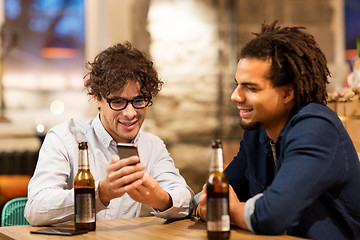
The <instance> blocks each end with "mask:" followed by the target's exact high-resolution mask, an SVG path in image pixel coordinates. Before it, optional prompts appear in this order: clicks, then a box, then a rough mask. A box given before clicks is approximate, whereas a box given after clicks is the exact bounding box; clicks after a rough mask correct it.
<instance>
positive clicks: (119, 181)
mask: <svg viewBox="0 0 360 240" xmlns="http://www.w3.org/2000/svg"><path fill="white" fill-rule="evenodd" d="M135 163H136V164H135ZM132 164H135V165H132ZM144 170H145V165H144V164H142V163H140V162H139V157H138V156H132V157H129V158H124V159H121V161H120V158H119V156H118V155H113V156H112V157H111V161H110V163H109V166H108V167H107V169H106V178H105V179H104V180H102V181H100V183H99V198H100V200H101V202H103V203H105V204H106V203H108V202H109V201H110V200H111V199H113V198H117V197H121V196H123V195H124V194H125V193H126V192H128V191H131V190H133V189H136V188H137V187H138V186H140V185H141V184H142V183H143V177H144V174H145V171H144Z"/></svg>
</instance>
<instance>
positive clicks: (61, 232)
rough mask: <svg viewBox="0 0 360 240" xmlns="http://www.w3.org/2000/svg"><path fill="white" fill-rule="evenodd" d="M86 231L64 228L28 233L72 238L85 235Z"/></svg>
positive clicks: (44, 229)
mask: <svg viewBox="0 0 360 240" xmlns="http://www.w3.org/2000/svg"><path fill="white" fill-rule="evenodd" d="M87 232H88V230H75V229H66V228H43V229H38V230H31V231H30V233H37V234H47V235H63V236H72V235H79V234H84V233H87Z"/></svg>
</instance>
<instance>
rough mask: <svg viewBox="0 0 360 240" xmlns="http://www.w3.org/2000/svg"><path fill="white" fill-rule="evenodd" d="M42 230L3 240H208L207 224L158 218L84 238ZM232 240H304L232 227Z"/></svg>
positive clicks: (110, 223)
mask: <svg viewBox="0 0 360 240" xmlns="http://www.w3.org/2000/svg"><path fill="white" fill-rule="evenodd" d="M56 227H61V228H74V226H73V224H71V223H67V224H59V225H56ZM36 229H40V227H31V226H29V225H26V226H12V227H0V239H1V240H3V239H6V240H8V239H21V240H23V239H24V240H26V239H62V240H63V239H67V238H68V239H124V240H128V239H130V240H136V239H141V240H147V239H156V240H162V239H164V240H165V239H166V240H178V239H204V240H205V239H207V235H206V224H205V223H204V222H202V221H199V220H198V219H196V218H191V219H190V218H189V219H183V220H178V221H166V220H164V219H160V218H156V217H142V218H130V219H115V220H99V221H97V222H96V231H93V232H88V233H85V234H82V235H74V236H71V237H64V236H58V235H43V234H31V233H30V230H36ZM230 239H248V240H256V239H265V240H266V239H268V240H273V239H282V240H286V239H293V240H296V239H301V238H296V237H292V236H286V235H281V236H264V235H255V234H253V233H250V232H248V231H244V230H241V229H239V228H237V227H235V226H232V228H231V233H230Z"/></svg>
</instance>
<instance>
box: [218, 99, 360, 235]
mask: <svg viewBox="0 0 360 240" xmlns="http://www.w3.org/2000/svg"><path fill="white" fill-rule="evenodd" d="M359 137H360V136H359ZM269 142H270V139H269V138H268V136H267V134H266V132H265V131H264V130H263V129H259V130H253V131H245V133H244V137H243V139H242V141H241V143H240V150H239V153H238V154H237V156H236V157H235V158H234V159H233V161H232V162H231V163H230V164H229V166H228V167H227V168H226V170H225V174H226V176H227V177H228V180H229V183H230V184H231V186H232V187H233V188H234V190H235V192H236V194H237V196H238V198H239V199H240V200H241V201H246V200H247V199H249V198H250V197H253V196H254V195H256V194H258V193H263V194H264V195H263V197H262V198H260V199H258V200H257V201H256V203H255V211H254V213H253V215H252V216H251V225H252V227H253V229H254V231H255V232H256V233H259V234H282V233H284V232H286V233H287V234H289V235H294V236H300V237H306V238H311V239H326V240H329V239H336V240H339V239H360V163H359V159H358V156H357V153H356V150H355V148H354V146H353V143H352V141H351V139H350V137H349V135H348V133H347V132H346V130H345V128H344V127H343V124H342V122H341V121H340V119H339V118H338V116H337V115H336V113H334V112H333V111H332V110H331V109H330V108H328V107H326V106H323V105H321V104H316V103H310V104H308V105H307V106H305V107H304V108H302V109H301V110H300V111H299V112H298V113H296V114H294V115H293V116H292V117H291V119H290V120H289V121H288V123H287V124H286V126H285V127H284V128H283V129H282V131H281V132H280V135H279V137H278V141H277V142H276V156H277V164H276V166H275V164H274V161H273V155H272V150H271V146H270V143H269Z"/></svg>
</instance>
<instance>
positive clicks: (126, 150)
mask: <svg viewBox="0 0 360 240" xmlns="http://www.w3.org/2000/svg"><path fill="white" fill-rule="evenodd" d="M117 150H118V154H119V157H120V159H123V158H128V157H131V156H134V155H137V156H138V155H139V153H138V151H137V147H136V145H135V144H133V143H118V144H117Z"/></svg>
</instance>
